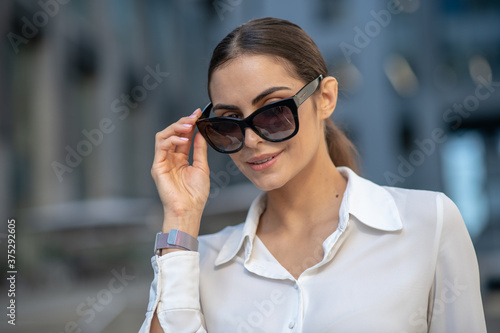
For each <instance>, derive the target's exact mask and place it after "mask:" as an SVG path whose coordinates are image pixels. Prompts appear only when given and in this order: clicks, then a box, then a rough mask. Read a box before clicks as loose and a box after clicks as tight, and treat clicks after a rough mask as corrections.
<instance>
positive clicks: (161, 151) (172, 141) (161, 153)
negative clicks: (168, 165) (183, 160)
mask: <svg viewBox="0 0 500 333" xmlns="http://www.w3.org/2000/svg"><path fill="white" fill-rule="evenodd" d="M188 143H189V139H188V138H185V137H181V136H175V135H174V136H171V137H169V138H167V139H165V140H163V141H160V142H157V143H156V147H155V157H154V160H153V164H156V163H160V162H163V161H164V160H165V159H166V158H167V155H168V154H171V153H173V152H174V151H175V147H177V146H183V145H188Z"/></svg>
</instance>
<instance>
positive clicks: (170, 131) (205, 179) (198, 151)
mask: <svg viewBox="0 0 500 333" xmlns="http://www.w3.org/2000/svg"><path fill="white" fill-rule="evenodd" d="M200 116H201V110H200V109H197V110H196V111H194V113H193V114H192V115H191V116H189V117H183V118H181V119H179V120H178V121H177V122H176V123H173V124H172V125H170V126H168V127H167V128H166V129H164V130H163V131H161V132H158V133H157V134H156V144H155V157H154V162H153V167H152V169H151V175H152V176H153V179H154V181H155V183H156V188H157V190H158V194H159V195H160V199H161V202H162V204H163V209H164V213H165V218H164V224H163V232H168V231H169V230H170V229H172V228H176V229H179V230H182V231H184V232H188V233H190V234H191V235H192V236H193V237H197V236H198V231H199V222H200V219H201V215H202V213H203V208H204V207H205V203H206V202H207V200H208V195H209V192H210V177H209V175H210V170H209V168H208V162H207V143H206V142H205V139H204V138H203V137H202V136H201V134H200V133H197V134H196V136H195V138H194V145H193V149H194V150H193V164H192V165H189V151H190V148H191V142H192V141H193V135H194V131H195V127H196V125H195V122H196V120H197V119H198V118H199V117H200Z"/></svg>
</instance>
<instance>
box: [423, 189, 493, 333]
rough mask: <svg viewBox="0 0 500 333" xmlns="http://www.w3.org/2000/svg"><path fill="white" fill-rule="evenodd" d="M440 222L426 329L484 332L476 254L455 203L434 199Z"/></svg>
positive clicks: (442, 198)
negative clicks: (427, 327) (427, 326)
mask: <svg viewBox="0 0 500 333" xmlns="http://www.w3.org/2000/svg"><path fill="white" fill-rule="evenodd" d="M437 201H438V202H437V207H438V218H437V220H438V225H439V224H440V225H441V228H440V229H441V233H440V235H439V234H438V237H439V247H438V254H437V264H436V272H435V277H434V287H433V291H432V292H431V295H430V304H429V316H428V320H429V332H433V333H438V332H439V333H441V332H474V333H476V332H486V323H485V319H484V312H483V305H482V301H481V292H480V282H479V269H478V264H477V258H476V253H475V251H474V247H473V245H472V242H471V239H470V237H469V234H468V231H467V229H466V227H465V224H464V221H463V219H462V216H461V215H460V212H459V210H458V208H457V206H456V205H455V204H454V203H453V201H451V200H450V199H449V198H448V197H447V196H445V195H444V194H442V195H440V196H439V197H438V198H437Z"/></svg>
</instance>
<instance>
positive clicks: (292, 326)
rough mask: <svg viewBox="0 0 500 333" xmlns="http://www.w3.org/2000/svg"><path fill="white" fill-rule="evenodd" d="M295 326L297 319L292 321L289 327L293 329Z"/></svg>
mask: <svg viewBox="0 0 500 333" xmlns="http://www.w3.org/2000/svg"><path fill="white" fill-rule="evenodd" d="M294 327H295V321H293V320H292V321H291V322H290V324H288V328H289V329H293V328H294Z"/></svg>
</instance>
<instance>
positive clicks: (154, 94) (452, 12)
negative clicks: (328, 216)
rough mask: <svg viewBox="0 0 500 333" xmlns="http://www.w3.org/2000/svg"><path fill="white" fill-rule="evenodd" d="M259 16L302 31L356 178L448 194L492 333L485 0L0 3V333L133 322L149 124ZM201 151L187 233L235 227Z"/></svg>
mask: <svg viewBox="0 0 500 333" xmlns="http://www.w3.org/2000/svg"><path fill="white" fill-rule="evenodd" d="M262 16H276V17H280V18H285V19H289V20H291V21H293V22H295V23H297V24H299V25H300V26H302V27H303V28H304V29H305V30H306V31H307V32H308V33H309V34H310V35H311V36H312V38H313V39H314V40H315V41H316V42H317V44H318V46H319V48H320V50H321V51H322V53H323V56H324V57H325V60H326V61H327V64H328V66H329V69H330V71H331V74H332V75H334V76H336V77H337V78H338V80H339V82H340V89H341V96H340V100H339V103H338V107H337V110H336V111H335V114H334V120H335V121H336V122H337V123H339V124H340V125H341V126H342V127H344V128H345V129H346V131H347V133H348V135H349V137H351V138H352V140H353V141H354V142H355V144H356V146H357V147H358V149H359V151H360V154H361V160H362V174H363V175H364V176H365V177H366V178H368V179H370V180H373V181H375V182H377V183H379V184H382V185H392V186H399V187H407V188H418V189H428V190H437V191H443V192H445V193H446V194H447V195H448V196H450V197H451V198H452V199H453V200H454V201H455V202H456V203H457V205H458V206H459V208H460V210H461V212H462V214H463V217H464V219H465V222H466V224H467V227H468V230H469V232H470V234H471V237H472V239H473V241H474V244H475V247H476V251H477V254H478V258H479V264H480V269H481V274H482V288H483V300H484V306H485V312H486V316H487V323H488V327H489V330H490V331H495V330H499V329H500V94H499V90H500V1H496V0H480V1H478V0H475V1H473V0H435V1H421V0H367V1H347V0H336V1H328V0H314V1H298V0H293V1H292V0H288V1H285V0H276V1H270V0H268V1H265V0H252V1H250V0H205V1H204V0H148V1H140V0H124V1H117V0H109V1H108V0H106V1H99V0H88V1H82V0H72V1H70V0H40V1H35V0H33V1H29V0H7V1H2V2H1V3H0V35H1V36H2V49H1V52H0V101H1V106H0V110H1V112H0V170H1V171H2V172H1V173H0V212H2V216H1V218H2V219H3V221H4V222H6V221H7V219H10V218H15V219H16V235H17V238H16V241H17V243H16V246H17V247H16V249H17V253H16V268H17V271H18V274H17V294H16V301H17V304H18V308H17V325H16V327H15V328H14V327H12V326H10V325H7V323H6V320H7V319H8V318H7V319H6V316H5V315H3V314H2V319H1V321H0V330H1V331H2V332H70V331H71V332H72V331H76V330H77V329H81V331H82V332H135V331H137V330H138V328H139V326H140V324H141V322H142V320H143V318H144V313H145V310H146V304H147V298H148V289H149V283H150V281H151V279H152V269H151V268H150V262H149V259H150V257H151V254H152V246H153V242H154V241H153V239H154V235H155V233H156V231H157V230H159V229H160V227H161V219H162V216H161V213H162V212H161V207H160V202H159V200H158V197H157V195H156V190H155V186H154V183H153V181H152V179H151V177H150V167H151V163H152V160H153V153H154V134H155V133H156V132H158V131H160V130H162V129H163V128H165V127H166V126H167V125H168V124H170V123H171V122H173V121H175V120H177V119H178V118H179V117H181V116H184V115H188V114H190V113H191V112H192V111H193V110H194V109H195V108H197V107H203V106H204V105H205V104H206V103H207V102H208V96H207V93H206V84H207V80H206V74H207V68H208V62H209V59H210V56H211V51H212V49H213V48H214V47H215V45H216V44H217V43H218V42H219V41H220V39H222V38H223V37H224V36H225V35H226V34H227V33H228V32H229V31H231V30H232V29H233V28H234V27H236V26H237V25H239V24H241V23H243V22H246V21H247V20H249V19H251V18H256V17H262ZM209 160H210V165H211V173H212V174H211V178H212V185H211V192H210V193H211V194H210V199H209V202H208V204H207V209H206V214H205V217H204V220H203V224H202V233H209V232H214V231H217V230H220V229H221V228H223V227H224V226H225V225H227V224H236V223H239V222H241V221H243V219H244V216H245V210H246V208H247V207H248V205H249V203H250V202H251V200H252V199H253V197H255V195H256V193H258V191H257V190H256V189H255V188H254V187H253V186H252V185H250V184H248V182H246V181H245V178H244V177H243V176H242V175H240V174H238V173H237V172H234V169H233V168H232V165H231V162H230V159H229V158H228V157H227V156H221V155H218V154H216V153H213V152H212V151H210V152H209ZM1 225H2V226H1V229H0V242H1V243H0V244H1V246H0V247H1V248H2V251H4V249H5V251H4V252H3V253H7V250H6V249H7V246H6V239H7V236H6V234H7V226H6V223H2V224H1ZM0 262H1V263H2V266H1V267H7V266H6V264H7V262H6V255H2V256H1V259H0ZM5 273H6V269H2V272H1V274H2V276H4V274H5ZM0 287H1V288H2V290H1V293H2V295H4V294H6V287H7V283H6V279H5V277H3V278H2V280H1V282H0ZM1 300H2V301H1V305H2V308H4V309H5V306H7V300H6V298H4V297H2V298H1ZM4 300H6V301H4Z"/></svg>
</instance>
